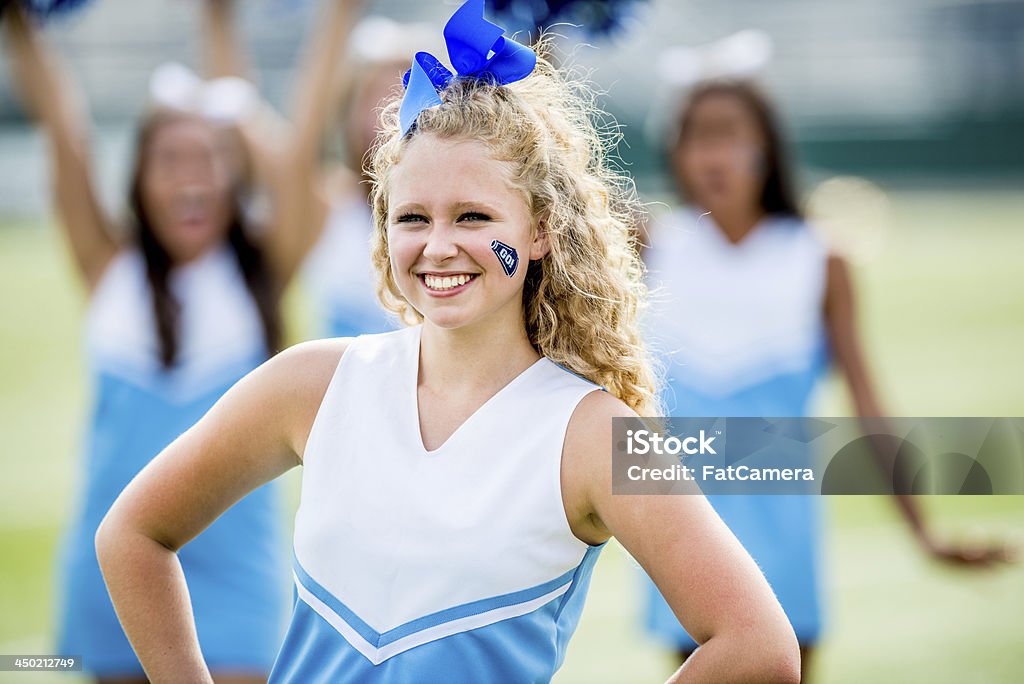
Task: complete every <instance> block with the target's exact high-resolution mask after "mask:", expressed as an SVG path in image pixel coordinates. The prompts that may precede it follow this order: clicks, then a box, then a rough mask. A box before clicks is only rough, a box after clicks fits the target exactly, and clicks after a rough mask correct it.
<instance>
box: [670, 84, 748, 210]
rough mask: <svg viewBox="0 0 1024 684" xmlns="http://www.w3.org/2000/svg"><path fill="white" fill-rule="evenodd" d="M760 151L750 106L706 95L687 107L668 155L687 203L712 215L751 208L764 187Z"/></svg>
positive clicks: (728, 97) (731, 98) (731, 97)
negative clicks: (689, 107)
mask: <svg viewBox="0 0 1024 684" xmlns="http://www.w3.org/2000/svg"><path fill="white" fill-rule="evenodd" d="M764 148H765V139H764V133H763V132H762V130H761V127H760V124H759V123H758V121H757V118H756V116H755V114H754V112H753V111H751V108H750V107H748V106H747V105H746V104H745V103H744V102H743V101H742V100H741V99H740V98H739V97H736V96H734V95H730V94H727V93H713V94H708V95H705V96H703V97H702V98H700V99H699V100H698V101H697V102H696V103H695V104H694V105H693V109H692V111H691V112H690V114H689V117H688V122H687V125H686V127H685V128H684V130H683V132H682V136H681V138H680V140H679V144H678V145H677V147H676V149H675V151H674V153H673V155H672V165H673V171H674V172H675V174H676V177H677V178H679V179H680V180H681V181H682V184H683V186H684V187H685V188H686V191H687V194H689V196H690V199H692V200H693V202H695V203H696V204H697V205H698V206H700V207H702V208H704V209H707V210H708V211H711V212H712V213H717V212H723V213H724V212H728V211H729V210H735V209H736V208H738V207H739V208H743V209H744V210H747V209H753V208H756V207H757V206H758V205H759V204H760V198H761V193H762V191H763V189H764V184H765V173H764V169H763V167H764V164H763V162H762V159H763V158H764Z"/></svg>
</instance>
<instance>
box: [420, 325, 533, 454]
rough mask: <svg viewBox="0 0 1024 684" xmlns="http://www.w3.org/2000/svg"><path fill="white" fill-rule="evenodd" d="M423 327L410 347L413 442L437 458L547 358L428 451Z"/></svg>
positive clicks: (531, 367)
mask: <svg viewBox="0 0 1024 684" xmlns="http://www.w3.org/2000/svg"><path fill="white" fill-rule="evenodd" d="M422 331H423V325H422V324H420V325H418V326H416V331H415V333H414V334H413V339H412V343H411V344H410V345H409V357H408V365H407V369H408V370H409V371H410V372H409V375H408V379H407V382H408V383H409V391H408V392H407V394H408V396H410V397H412V399H411V404H412V406H411V408H410V410H409V414H411V418H412V425H410V429H411V434H412V442H413V444H415V445H416V447H417V449H419V452H420V453H421V454H423V455H425V456H436V455H438V454H440V453H441V452H443V451H444V450H445V449H447V448H448V446H449V445H450V444H452V443H453V442H454V441H455V440H456V439H457V438H458V437H459V435H460V434H461V433H463V432H465V431H466V430H467V429H468V427H467V426H471V424H472V423H474V422H475V421H478V420H480V416H481V414H484V413H486V412H487V411H488V410H490V409H491V407H492V405H494V404H496V403H498V402H499V400H500V399H501V398H502V397H503V396H504V395H506V394H508V392H509V391H510V390H511V389H512V388H514V387H515V386H516V385H519V384H521V383H522V382H523V380H524V379H525V378H526V377H528V376H529V375H530V373H531V372H532V371H534V370H536V369H537V368H539V367H540V366H542V365H543V364H544V361H545V359H546V357H544V356H541V357H540V358H539V359H537V360H536V361H534V362H533V363H532V364H531V365H529V366H527V367H526V368H524V369H523V370H522V371H520V373H519V374H518V375H517V376H515V377H514V378H512V379H511V380H509V381H508V382H507V383H506V384H505V385H504V386H503V387H502V388H501V389H499V390H498V391H497V392H495V393H494V394H492V395H491V396H490V398H488V399H487V400H486V401H485V402H484V403H483V404H481V405H480V406H478V407H477V409H476V410H475V411H473V413H471V414H469V416H468V417H467V418H466V419H465V420H464V421H462V423H461V424H460V425H459V426H458V427H457V428H455V431H454V432H452V433H451V434H450V435H448V438H447V439H445V440H444V442H442V443H441V444H440V445H439V446H438V447H437V448H436V449H432V450H431V449H427V447H426V446H425V445H424V444H423V432H422V431H421V429H420V399H419V376H420V340H421V336H422Z"/></svg>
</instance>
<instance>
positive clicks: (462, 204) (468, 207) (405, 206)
mask: <svg viewBox="0 0 1024 684" xmlns="http://www.w3.org/2000/svg"><path fill="white" fill-rule="evenodd" d="M451 208H452V209H453V210H454V213H456V214H460V213H463V212H466V211H481V212H483V211H487V212H491V213H500V210H499V209H498V208H497V207H496V206H495V205H493V204H491V203H490V202H486V201H483V200H460V201H458V202H456V203H455V204H453V205H452V207H451ZM411 211H420V212H424V213H429V212H428V211H427V209H426V207H424V206H423V205H422V204H420V203H419V202H403V203H401V204H398V205H395V207H394V208H393V209H392V210H391V212H392V213H393V214H404V213H408V212H411Z"/></svg>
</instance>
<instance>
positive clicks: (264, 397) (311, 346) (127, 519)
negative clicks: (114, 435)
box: [96, 340, 344, 683]
mask: <svg viewBox="0 0 1024 684" xmlns="http://www.w3.org/2000/svg"><path fill="white" fill-rule="evenodd" d="M342 353H344V342H343V341H341V340H321V341H317V342H311V343H306V344H301V345H297V346H295V347H292V348H291V349H288V350H287V351H284V352H282V353H281V354H278V355H277V356H275V357H274V358H273V359H271V360H270V361H268V362H266V363H264V364H263V365H262V366H260V367H259V368H257V369H256V370H254V371H252V372H251V373H249V374H248V375H246V376H245V377H244V378H243V379H242V380H240V381H239V382H238V383H236V384H235V385H234V386H233V387H232V388H231V389H230V390H228V392H227V393H226V394H225V395H224V396H223V397H221V399H220V400H219V401H217V403H216V404H214V406H213V407H212V408H211V409H210V410H209V412H207V414H206V415H205V416H203V418H201V419H200V420H199V422H198V423H196V424H195V425H194V426H192V427H191V428H189V429H188V430H187V431H186V432H185V433H183V434H182V435H181V436H180V437H178V438H177V439H176V440H174V442H172V443H171V444H170V445H169V446H168V447H167V448H166V449H164V450H163V451H162V452H161V453H160V454H159V455H158V456H157V457H156V458H155V459H153V460H152V461H151V462H150V463H149V464H148V465H147V466H146V467H145V468H143V470H142V471H141V472H140V473H139V474H138V475H137V476H136V477H135V478H134V479H133V480H132V481H131V482H130V483H129V484H128V486H127V487H125V489H124V490H123V491H122V492H121V494H120V496H118V498H117V500H116V501H115V502H114V505H113V506H112V507H111V508H110V510H109V511H108V512H107V515H106V516H105V517H104V519H103V522H102V523H101V524H100V527H99V530H98V531H97V533H96V554H97V558H98V559H99V563H100V568H101V570H102V571H103V579H104V581H105V582H106V585H107V590H108V591H109V593H110V598H111V600H112V601H113V604H114V608H115V610H116V612H117V617H118V619H119V620H120V621H121V626H122V627H123V629H124V632H125V634H126V635H127V637H128V640H129V641H130V642H131V645H132V648H133V649H134V650H135V653H136V655H138V657H139V660H140V662H141V663H142V666H143V668H144V669H145V671H146V675H147V677H148V678H149V679H150V680H151V681H153V682H181V681H188V682H207V683H209V682H212V681H213V680H212V679H211V677H210V673H209V671H208V669H207V667H206V664H205V663H204V661H203V656H202V653H201V652H200V648H199V641H198V638H197V634H196V628H195V622H194V618H193V615H192V609H191V604H190V600H189V594H188V588H187V586H186V584H185V578H184V575H183V573H182V569H181V564H180V562H179V561H178V557H177V555H176V552H177V551H178V549H180V548H181V547H182V546H184V545H185V544H186V543H187V542H188V541H189V540H191V539H192V538H193V537H195V536H196V535H198V534H199V533H200V532H202V531H203V530H204V529H205V528H206V527H207V526H208V525H210V524H211V523H212V522H213V521H214V520H216V519H217V517H219V516H220V515H221V514H222V513H223V512H224V511H226V510H227V509H228V508H230V507H231V506H232V505H234V503H235V502H237V501H238V500H239V499H241V498H242V497H243V496H245V495H246V494H247V493H248V492H250V491H252V490H253V489H256V488H257V487H259V486H260V485H262V484H264V483H266V482H269V481H270V480H273V479H274V478H276V477H278V476H279V475H281V474H282V473H284V472H286V471H287V470H289V469H291V468H293V467H294V466H296V465H298V464H299V462H300V457H299V455H300V454H301V453H302V452H303V450H304V449H305V442H306V439H307V438H308V435H309V430H310V427H311V425H312V423H313V419H314V417H315V415H316V412H317V410H318V408H319V405H320V401H321V400H322V398H323V395H324V392H325V391H326V387H327V384H328V382H329V381H330V379H331V377H332V375H333V370H334V368H335V367H336V366H337V364H338V360H339V358H340V356H341V354H342Z"/></svg>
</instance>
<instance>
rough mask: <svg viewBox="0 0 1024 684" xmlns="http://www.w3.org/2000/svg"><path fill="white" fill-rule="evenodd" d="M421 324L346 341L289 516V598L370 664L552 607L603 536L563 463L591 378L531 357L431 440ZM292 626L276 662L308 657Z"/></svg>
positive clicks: (304, 631) (305, 632)
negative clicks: (579, 534)
mask: <svg viewBox="0 0 1024 684" xmlns="http://www.w3.org/2000/svg"><path fill="white" fill-rule="evenodd" d="M421 329H422V327H421V326H415V327H410V328H405V329H402V330H398V331H395V332H390V333H382V334H376V335H363V336H360V337H358V338H355V339H353V340H352V342H351V343H350V345H349V347H348V349H347V351H346V352H345V354H344V356H343V357H342V360H341V362H340V363H339V364H338V367H337V369H336V371H335V373H334V376H333V378H332V380H331V382H330V385H329V386H328V389H327V391H326V394H325V396H324V399H323V403H322V404H321V406H320V409H319V411H318V413H317V415H316V418H315V420H314V423H313V426H312V429H311V432H310V435H309V440H308V442H307V445H306V450H305V455H304V463H303V466H304V467H303V474H302V495H301V503H300V506H299V509H298V513H297V514H296V518H295V548H294V551H295V567H296V592H297V596H298V599H300V600H301V601H302V602H305V603H306V604H308V605H309V606H311V607H312V608H313V610H314V611H316V612H317V613H318V614H319V615H320V617H322V618H323V619H324V620H326V621H327V623H329V624H330V625H332V627H333V628H334V630H336V632H337V633H338V634H340V635H341V636H342V637H343V638H344V639H345V641H346V642H348V645H350V646H351V647H352V648H354V649H355V650H356V651H358V652H359V653H361V654H362V656H363V657H365V659H366V660H367V661H368V663H367V664H369V663H372V664H373V666H376V665H378V664H379V663H381V662H383V661H386V660H388V659H389V658H392V657H394V656H396V655H400V654H402V653H404V652H406V651H408V650H409V649H412V648H414V647H416V646H419V645H422V644H425V643H428V642H434V641H437V640H440V639H444V638H445V637H449V636H452V635H455V634H459V633H464V632H467V631H470V630H479V629H480V628H482V627H486V626H488V625H493V624H494V623H497V622H499V621H502V620H506V619H508V618H510V617H515V616H521V615H524V614H526V613H530V612H531V611H535V610H537V609H538V608H539V607H540V606H543V605H547V604H548V603H550V602H552V601H554V600H555V599H557V598H558V597H560V596H562V595H565V594H566V593H567V592H568V591H569V590H570V589H571V588H572V587H573V586H574V578H575V581H576V583H578V580H579V578H577V577H576V575H578V574H580V573H576V572H575V571H576V570H577V569H578V568H579V567H580V566H581V563H582V561H583V559H584V557H585V556H590V555H592V554H590V553H588V552H589V551H593V550H594V549H598V548H600V547H591V546H588V545H587V544H585V543H584V542H582V541H580V540H579V539H577V538H576V537H575V536H574V535H573V533H572V531H571V530H570V528H569V523H568V521H567V519H566V515H565V510H564V506H563V503H562V491H561V475H560V472H561V455H562V445H563V442H564V439H565V432H566V428H567V426H568V423H569V419H570V417H571V415H572V413H573V411H574V410H575V408H576V406H577V404H578V403H579V402H580V400H581V399H582V398H583V397H584V396H585V395H587V394H589V393H590V392H592V391H594V390H598V389H600V387H598V386H597V385H594V384H593V383H591V382H589V381H587V380H584V379H582V378H580V377H579V376H577V375H575V374H573V373H571V372H569V371H567V370H565V369H564V368H562V367H561V366H559V365H557V364H555V363H553V362H552V361H550V360H548V359H547V358H541V359H539V360H538V361H537V362H536V363H534V364H533V365H532V366H530V367H529V368H527V369H526V370H524V371H523V372H522V373H521V374H520V375H518V376H517V377H516V378H515V379H513V380H512V381H511V382H510V383H509V384H507V385H506V386H505V387H504V388H503V389H501V390H500V391H499V392H498V393H497V394H496V395H494V396H493V397H492V398H491V399H489V400H488V401H487V402H486V403H485V404H484V405H483V406H481V407H480V408H479V409H478V410H477V411H476V412H475V413H474V414H473V415H472V416H470V417H469V418H468V419H467V420H466V421H465V423H463V424H462V425H461V426H460V427H459V428H458V429H457V430H456V432H455V433H454V434H452V435H451V437H449V439H448V440H447V441H446V442H445V443H444V444H443V445H442V446H440V447H439V448H438V449H436V450H434V451H427V450H426V449H425V448H424V446H423V443H422V439H421V437H420V428H419V417H418V409H417V376H418V370H419V348H420V333H421ZM574 573H575V574H574ZM587 576H588V577H589V575H587ZM583 593H585V588H584V592H583ZM425 618H426V619H425ZM556 620H557V616H556ZM298 621H299V617H298V613H296V618H295V619H294V621H293V627H292V629H293V631H295V630H298V632H297V633H298V634H302V635H308V630H307V629H306V628H300V627H299V626H297V623H298ZM552 624H554V623H552ZM574 626H575V625H574V624H573V625H572V627H574ZM559 629H560V630H561V631H562V632H566V634H571V631H572V630H571V628H570V629H568V630H566V629H565V627H564V626H562V627H560V628H559ZM336 636H337V635H336ZM562 636H565V635H562ZM297 638H299V637H298V636H296V635H295V634H293V635H291V637H290V638H289V639H288V640H287V642H286V646H285V649H284V651H282V655H281V656H280V658H282V659H284V660H289V659H290V658H292V657H296V658H303V657H306V656H302V655H301V653H300V652H307V651H308V650H309V647H306V646H302V647H300V645H299V644H298V643H294V644H293V643H292V639H297ZM302 638H308V637H306V636H303V637H302ZM478 638H483V637H478ZM560 638H561V637H560ZM566 639H567V636H566ZM446 643H447V644H456V643H458V640H455V641H452V640H446ZM478 643H479V642H478ZM313 648H314V649H315V648H317V647H316V646H314V647H313ZM324 648H330V649H336V647H326V646H325V647H324ZM452 648H454V647H452ZM463 648H464V647H463ZM292 651H294V654H292V655H289V654H290V653H291V652H292ZM428 652H429V651H428ZM457 652H458V651H457V649H456V650H455V651H451V650H449V651H448V652H447V654H448V657H455V655H456V653H457ZM424 653H425V652H423V651H420V652H419V655H418V656H417V657H423V654H424ZM406 662H410V661H408V660H407V661H406ZM279 665H280V667H281V668H284V667H285V664H284V663H280V664H279ZM419 667H425V664H424V663H423V661H420V665H419ZM349 676H352V675H351V674H350V675H349ZM365 676H367V677H369V676H370V675H369V674H366V675H365ZM456 679H457V678H456ZM346 681H347V680H346ZM354 681H372V680H363V679H358V678H356V679H355V680H354ZM386 681H391V680H386ZM402 681H405V680H402ZM452 681H455V680H452ZM531 681H532V680H531Z"/></svg>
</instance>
